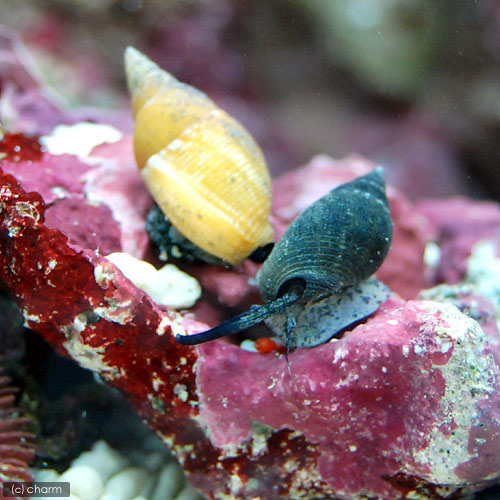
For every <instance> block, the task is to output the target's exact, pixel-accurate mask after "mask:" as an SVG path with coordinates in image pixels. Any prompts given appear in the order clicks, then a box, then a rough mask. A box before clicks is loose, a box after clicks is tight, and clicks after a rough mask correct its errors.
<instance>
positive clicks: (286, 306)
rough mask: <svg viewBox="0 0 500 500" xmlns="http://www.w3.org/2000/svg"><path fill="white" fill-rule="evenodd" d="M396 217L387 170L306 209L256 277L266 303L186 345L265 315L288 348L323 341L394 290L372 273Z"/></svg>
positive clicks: (190, 339) (187, 339) (247, 324)
mask: <svg viewBox="0 0 500 500" xmlns="http://www.w3.org/2000/svg"><path fill="white" fill-rule="evenodd" d="M391 237H392V220H391V216H390V211H389V205H388V202H387V198H386V195H385V181H384V174H383V169H382V167H377V168H375V169H374V170H373V171H372V172H370V173H369V174H367V175H365V176H363V177H359V178H357V179H355V180H354V181H352V182H349V183H346V184H343V185H341V186H339V187H337V188H335V189H333V190H332V191H330V192H329V193H328V194H327V195H326V196H324V197H323V198H320V199H319V200H318V201H316V202H315V203H313V204H312V205H311V206H309V207H308V208H306V209H305V210H304V211H303V212H302V213H301V214H299V216H298V217H297V218H296V219H295V220H294V221H293V222H292V224H291V225H290V226H289V228H288V229H287V231H286V232H285V234H284V235H283V236H282V238H281V239H280V240H279V242H278V243H277V244H276V245H275V247H274V248H273V250H272V251H271V253H270V255H269V257H268V258H267V260H266V261H265V262H264V264H263V266H262V268H261V270H260V271H259V273H258V275H257V284H258V287H259V290H260V292H261V295H262V298H263V299H264V301H265V303H264V305H262V306H254V307H253V308H252V309H250V310H249V311H247V312H244V313H243V314H240V315H239V316H236V317H235V318H232V319H229V320H228V321H226V322H224V323H222V324H221V325H219V326H216V327H215V328H212V329H211V330H208V331H206V332H202V333H198V334H195V335H189V336H181V335H177V337H176V338H177V341H178V342H179V343H181V344H187V345H194V344H198V343H201V342H206V341H209V340H213V339H216V338H219V337H222V336H225V335H229V334H232V333H236V332H238V331H241V330H245V329H247V328H250V327H251V326H253V325H255V324H257V323H259V322H261V321H264V320H267V323H268V324H269V325H270V327H271V328H272V329H273V330H274V331H275V333H276V334H277V335H278V336H279V337H281V338H282V339H283V340H284V341H285V342H286V345H287V348H293V347H312V346H315V345H318V344H320V343H323V342H326V341H327V340H329V339H330V338H332V336H333V335H335V333H337V332H338V331H339V330H342V329H343V328H345V327H346V326H348V325H350V324H351V323H353V322H355V321H357V320H359V319H361V318H364V317H366V316H367V315H368V314H371V313H372V312H374V311H375V310H376V309H377V308H378V306H379V305H380V304H381V303H382V302H384V301H385V300H386V299H387V297H388V295H389V293H390V292H389V290H388V289H387V288H386V287H385V285H382V284H381V283H379V282H378V281H376V280H375V279H373V278H372V279H369V278H370V276H371V275H372V274H373V273H374V272H375V271H376V270H377V269H378V268H379V267H380V265H381V264H382V262H383V260H384V259H385V256H386V255H387V252H388V250H389V246H390V242H391Z"/></svg>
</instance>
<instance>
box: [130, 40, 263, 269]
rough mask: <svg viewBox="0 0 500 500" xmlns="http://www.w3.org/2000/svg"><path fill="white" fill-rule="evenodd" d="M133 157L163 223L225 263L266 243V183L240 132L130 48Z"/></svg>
mask: <svg viewBox="0 0 500 500" xmlns="http://www.w3.org/2000/svg"><path fill="white" fill-rule="evenodd" d="M125 69H126V74H127V84H128V88H129V91H130V93H131V95H132V107H133V113H134V154H135V157H136V161H137V165H138V167H139V168H140V169H141V175H142V178H143V181H144V183H145V185H146V187H147V188H148V190H149V192H150V193H151V195H152V197H153V198H154V200H155V201H156V203H157V204H158V205H159V207H160V209H161V210H162V212H163V213H164V215H165V217H166V218H167V219H168V220H169V221H170V222H171V224H172V225H173V226H174V227H175V228H176V229H177V230H178V231H179V232H180V233H182V235H184V236H185V237H186V238H187V239H188V240H190V241H191V242H193V243H194V244H195V245H197V246H198V247H200V248H201V249H202V250H204V251H205V252H207V253H209V254H211V255H214V256H216V257H218V258H219V259H222V260H223V261H224V262H227V263H229V264H233V265H234V264H238V263H240V262H241V261H243V260H244V259H245V258H246V257H248V256H249V255H250V254H251V253H252V252H254V251H255V250H256V249H257V248H260V247H263V246H265V245H267V244H269V243H270V242H271V241H272V236H273V231H272V228H271V225H270V223H269V212H270V206H271V187H270V186H271V180H270V176H269V172H268V170H267V166H266V162H265V160H264V157H263V155H262V152H261V150H260V148H259V146H258V145H257V144H256V142H255V141H254V139H253V138H252V136H251V135H250V134H249V133H248V132H247V131H246V129H245V128H244V127H243V126H242V125H241V124H240V123H238V122H237V121H236V120H235V119H234V118H232V117H231V116H229V115H228V114H227V113H226V112H224V111H223V110H222V109H220V108H218V107H217V106H216V105H215V103H214V102H213V101H212V100H211V99H209V98H208V97H207V96H206V95H205V94H204V93H203V92H201V91H200V90H197V89H195V88H194V87H191V86H189V85H186V84H184V83H182V82H179V81H178V80H176V79H175V78H174V77H173V76H172V75H170V74H169V73H167V72H166V71H164V70H162V69H161V68H160V67H159V66H157V65H156V64H155V63H153V62H152V61H150V60H149V59H148V58H147V57H146V56H144V55H143V54H141V53H140V52H139V51H137V50H136V49H134V48H132V47H128V48H127V49H126V51H125Z"/></svg>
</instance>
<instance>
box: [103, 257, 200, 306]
mask: <svg viewBox="0 0 500 500" xmlns="http://www.w3.org/2000/svg"><path fill="white" fill-rule="evenodd" d="M106 259H108V260H109V261H111V262H112V263H113V264H114V265H115V266H116V267H118V269H120V271H121V272H122V273H123V274H124V275H125V277H126V278H128V279H129V280H130V281H131V282H132V283H133V284H134V285H135V286H136V287H138V288H140V289H141V290H143V291H144V292H146V293H147V294H148V295H149V296H150V297H151V299H152V300H153V301H154V302H156V303H157V304H158V305H162V306H168V307H172V308H174V309H185V308H189V307H192V306H193V305H194V304H195V302H196V301H197V300H198V299H199V298H200V295H201V286H200V284H199V283H198V281H197V280H196V279H195V278H193V277H191V276H189V275H188V274H186V273H184V272H183V271H181V270H180V269H179V268H177V267H176V266H174V265H173V264H167V265H165V266H163V267H162V268H161V269H159V270H156V268H155V267H154V266H152V265H151V264H149V263H148V262H144V261H143V260H139V259H136V258H135V257H132V256H131V255H128V254H126V253H122V252H115V253H112V254H110V255H107V256H106Z"/></svg>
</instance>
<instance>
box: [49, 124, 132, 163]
mask: <svg viewBox="0 0 500 500" xmlns="http://www.w3.org/2000/svg"><path fill="white" fill-rule="evenodd" d="M122 136H123V134H122V133H121V132H120V131H119V130H118V129H116V128H114V127H112V126H111V125H105V124H102V123H88V122H83V123H76V124H75V125H56V126H55V127H54V129H53V130H52V133H51V134H50V135H44V136H42V137H40V143H41V144H42V145H43V146H45V148H46V149H47V151H48V152H49V153H50V154H53V155H64V154H70V155H75V156H79V157H82V158H85V157H87V156H88V155H89V154H90V153H91V151H92V150H93V149H94V148H95V147H96V146H99V145H100V144H104V143H105V142H117V141H119V140H120V139H121V138H122Z"/></svg>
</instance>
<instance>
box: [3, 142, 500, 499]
mask: <svg viewBox="0 0 500 500" xmlns="http://www.w3.org/2000/svg"><path fill="white" fill-rule="evenodd" d="M110 147H111V145H110ZM61 158H64V157H61ZM71 159H72V161H75V157H71ZM68 161H69V159H68ZM322 161H323V160H322ZM357 161H358V162H359V161H361V160H357ZM19 162H20V165H21V167H23V165H22V159H20V160H19ZM31 162H32V163H31V164H30V166H31V169H32V171H33V172H34V173H35V172H36V171H37V169H38V168H40V169H41V170H42V171H43V169H44V168H46V166H45V162H48V164H50V165H52V167H51V168H52V172H55V173H54V175H55V176H56V177H57V175H56V174H57V162H56V161H55V159H54V157H53V156H52V155H50V154H48V153H43V154H42V156H40V158H38V159H34V160H31ZM4 163H5V164H6V166H7V169H8V170H9V171H10V172H12V173H15V168H14V167H15V163H16V162H14V165H13V164H12V163H11V162H4ZM63 164H64V163H63ZM341 164H342V166H341V167H339V164H338V163H336V162H333V161H332V160H330V161H328V162H325V161H323V163H322V165H323V166H322V167H321V168H322V169H324V176H325V177H328V176H331V177H333V176H334V172H335V171H338V173H339V176H340V177H341V176H343V175H344V176H347V175H351V176H352V177H354V175H356V174H357V171H356V167H355V166H353V169H352V170H351V172H349V160H345V161H344V162H341ZM356 164H357V163H356V162H355V163H354V165H356ZM366 165H368V164H366ZM115 171H116V170H115ZM28 172H29V171H28V169H27V166H26V167H24V169H23V168H21V169H20V171H19V175H20V176H24V177H22V178H23V180H22V182H23V183H24V185H29V186H30V189H32V190H36V189H37V187H36V183H34V182H33V181H32V179H31V178H30V176H29V175H28ZM85 172H86V171H85ZM85 172H84V173H85ZM125 172H126V171H125ZM130 172H131V173H130V175H131V176H133V175H135V174H132V171H130ZM299 172H300V176H305V177H307V175H311V174H308V171H307V168H305V169H303V170H302V171H299ZM328 172H330V173H328ZM120 175H121V176H122V177H126V174H125V173H124V172H122V173H121V174H120ZM300 176H299V177H298V178H300ZM109 179H111V177H109ZM1 180H2V188H1V192H0V194H1V203H2V204H1V212H0V259H1V264H2V265H1V266H0V269H1V279H2V282H3V284H4V286H5V287H6V288H7V289H8V290H9V291H10V293H11V294H12V295H13V296H14V297H15V298H16V300H17V302H18V303H19V304H20V305H21V308H22V310H23V313H24V317H25V322H26V324H27V325H28V326H29V327H30V328H32V329H34V330H36V331H38V332H39V333H41V334H42V335H43V336H44V337H45V338H46V339H47V340H48V341H49V342H51V343H52V345H54V347H55V348H56V349H57V350H58V351H59V352H61V353H63V354H65V355H66V356H69V357H72V358H73V359H74V360H75V361H77V362H78V363H79V364H81V365H82V366H85V367H86V368H89V369H91V370H93V371H95V372H97V373H99V374H100V375H101V376H102V378H103V379H104V380H105V381H106V382H108V383H110V384H111V385H114V386H116V387H118V388H120V389H121V390H122V391H123V392H124V393H125V394H126V395H127V396H128V398H129V400H130V401H131V403H132V404H133V405H134V407H135V408H136V409H137V410H138V411H139V413H140V414H141V415H142V416H143V417H144V418H145V419H146V420H147V421H148V422H149V424H150V425H151V427H152V428H153V429H155V430H156V431H157V433H158V434H159V435H160V436H161V437H162V438H163V439H164V441H165V443H167V444H168V445H169V447H170V448H171V449H172V451H173V452H174V453H175V455H176V456H177V458H178V459H179V460H180V462H181V464H182V465H183V468H184V470H185V471H186V472H188V473H189V474H190V479H191V481H192V483H193V484H194V486H196V487H197V488H199V489H200V490H201V491H202V492H203V493H204V494H206V495H207V496H210V497H211V498H219V499H225V500H227V499H230V498H234V499H244V498H261V499H266V500H267V499H269V500H274V499H278V498H283V497H290V498H304V499H307V498H310V499H312V498H318V497H324V496H327V497H332V498H333V497H336V498H341V499H366V498H370V499H381V500H382V499H383V500H396V499H400V498H408V499H410V498H421V499H444V498H451V495H455V496H454V497H453V498H460V497H461V496H464V495H466V494H467V493H469V492H471V491H474V490H476V489H478V488H481V487H482V486H484V485H487V484H489V483H490V482H494V481H495V480H496V478H497V477H498V475H499V474H500V463H499V456H500V453H498V450H499V449H500V443H499V442H498V436H499V435H500V415H499V408H500V404H499V403H500V402H499V401H498V396H497V394H498V385H499V383H500V374H499V371H498V366H497V365H496V363H495V361H494V358H493V356H492V354H491V350H490V348H489V345H488V342H487V339H486V337H485V334H484V332H483V330H482V329H481V328H480V326H479V325H478V323H477V322H475V321H473V320H471V319H469V318H468V317H467V316H465V315H464V314H462V313H460V312H459V310H458V309H457V308H455V307H454V306H452V305H448V304H441V303H438V302H431V301H410V302H405V301H404V300H402V299H400V298H398V297H397V296H396V295H394V296H393V297H392V299H390V300H389V301H388V302H387V303H386V304H384V305H383V306H382V307H381V308H380V309H379V310H378V311H377V312H376V313H375V314H374V315H373V316H372V317H371V318H370V319H368V321H367V322H366V323H364V324H361V325H358V326H356V327H355V328H354V329H352V331H350V332H346V333H345V334H344V336H343V338H342V339H340V340H338V341H336V342H329V343H327V344H324V345H321V346H318V347H316V348H314V349H298V350H296V351H294V352H292V353H290V357H289V359H290V364H289V365H287V363H286V361H285V359H284V356H283V355H282V354H280V353H278V352H271V353H268V354H262V353H251V352H247V351H244V350H243V349H240V348H239V347H238V346H236V345H233V344H230V343H228V342H226V341H224V340H221V341H215V342H212V343H209V344H205V345H201V346H199V347H195V348H191V347H186V346H180V345H178V344H177V343H176V342H175V340H174V334H175V333H176V332H179V333H182V332H184V331H186V330H187V331H188V333H189V332H193V333H194V332H196V331H200V330H203V329H205V328H206V325H204V324H200V323H199V322H197V315H196V313H194V314H193V313H190V314H187V315H185V316H182V315H179V314H177V313H173V312H164V311H162V310H161V309H159V308H158V306H157V305H156V304H155V303H154V302H152V301H151V299H150V298H149V297H148V296H147V295H146V294H145V293H144V292H143V291H141V290H139V289H137V288H136V287H135V286H134V285H133V284H132V283H131V282H130V281H129V280H127V279H126V278H125V277H124V276H123V275H122V274H121V273H120V271H119V270H118V269H117V268H116V267H115V266H114V265H113V264H112V263H110V262H109V261H107V260H106V259H104V258H102V257H100V256H98V255H97V254H96V253H95V249H92V248H88V246H90V245H91V244H94V240H93V239H92V238H91V239H89V240H86V242H84V243H85V245H87V247H85V248H84V247H82V244H83V243H80V244H78V245H75V244H74V243H72V241H71V239H70V240H68V239H67V237H66V236H65V235H64V234H63V233H62V232H60V231H58V230H56V229H55V228H49V227H47V226H46V225H45V223H44V216H45V214H46V213H47V212H48V211H49V210H50V208H51V205H50V203H49V204H48V203H46V202H44V200H43V199H42V198H41V196H40V195H39V194H37V193H30V194H27V193H26V192H25V191H24V190H23V189H22V187H21V185H19V184H18V183H17V182H16V181H15V180H14V179H13V177H12V176H10V175H8V174H5V173H3V174H2V175H1ZM123 180H124V181H125V179H123ZM285 180H286V178H285ZM29 182H31V184H29ZM40 182H41V185H40V188H39V190H40V191H42V192H43V193H45V196H49V194H47V192H50V189H47V188H44V186H46V181H45V178H43V177H41V180H40ZM61 182H62V181H61ZM283 182H285V181H283ZM27 183H28V184H27ZM111 185H113V183H111ZM299 185H300V184H296V189H297V191H296V193H295V195H296V196H297V197H298V198H300V197H301V193H300V192H299V191H298V189H299ZM302 186H304V193H303V197H304V199H305V198H306V197H307V196H308V194H307V193H308V192H309V193H310V192H311V191H310V190H311V186H310V185H308V184H307V183H302ZM138 188H141V187H140V186H138ZM141 189H142V188H141ZM129 193H130V196H133V194H132V193H133V192H132V191H130V192H129ZM278 200H279V197H278ZM292 202H293V200H292V199H291V200H290V203H292ZM130 206H133V203H131V204H130ZM283 206H284V205H283ZM407 207H408V209H407V211H408V212H410V205H409V204H408V205H407ZM138 210H140V208H138ZM275 213H276V212H275ZM73 216H74V220H75V221H79V222H80V223H81V224H82V225H83V224H84V223H85V218H86V217H87V214H86V213H85V212H82V213H80V212H79V211H76V212H74V213H73ZM278 216H279V217H281V219H282V220H284V216H283V213H281V214H279V213H278V215H275V217H276V218H278ZM80 217H81V219H80ZM395 223H396V230H395V234H397V233H398V231H401V229H398V225H399V224H400V219H399V218H398V217H395ZM283 224H284V222H283ZM412 224H413V226H410V227H411V228H412V229H411V231H409V232H408V233H407V234H408V235H410V236H411V238H409V241H414V242H419V244H418V245H416V249H414V251H415V254H414V255H413V256H411V257H410V258H411V259H414V261H415V262H417V257H416V256H417V255H420V258H421V255H422V253H423V249H424V246H425V245H424V243H425V234H426V233H425V230H424V229H425V227H423V226H421V225H419V224H420V223H418V224H417V223H416V222H414V223H412ZM65 227H66V226H65ZM117 227H118V228H119V229H122V228H123V230H124V231H126V229H127V228H126V227H124V225H123V224H118V225H117ZM422 227H423V229H422ZM400 234H401V233H400ZM118 236H119V238H118V239H117V241H121V233H118ZM94 237H95V236H94ZM395 245H398V243H397V240H396V242H395ZM97 247H99V245H97ZM403 248H407V247H403ZM408 248H409V247H408ZM396 249H397V246H396ZM394 252H395V251H394V250H393V255H394ZM391 258H394V259H396V260H397V253H396V257H391V256H390V255H389V257H388V262H387V264H386V265H387V266H389V264H390V262H391ZM420 265H421V267H422V268H424V264H423V263H422V264H420ZM238 272H239V273H240V274H239V275H240V276H241V270H240V271H238ZM413 287H415V288H416V286H415V284H414V285H413ZM243 295H244V294H243ZM202 303H203V299H202Z"/></svg>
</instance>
